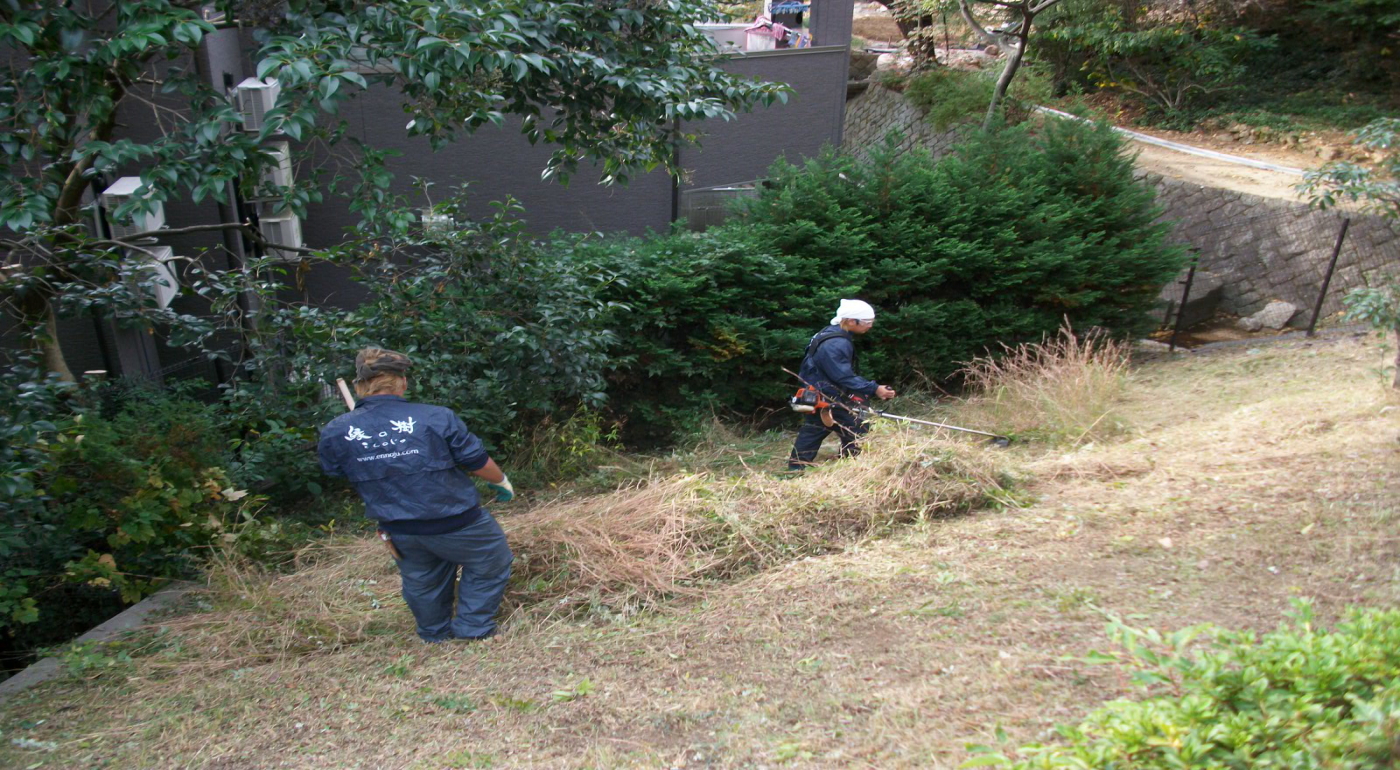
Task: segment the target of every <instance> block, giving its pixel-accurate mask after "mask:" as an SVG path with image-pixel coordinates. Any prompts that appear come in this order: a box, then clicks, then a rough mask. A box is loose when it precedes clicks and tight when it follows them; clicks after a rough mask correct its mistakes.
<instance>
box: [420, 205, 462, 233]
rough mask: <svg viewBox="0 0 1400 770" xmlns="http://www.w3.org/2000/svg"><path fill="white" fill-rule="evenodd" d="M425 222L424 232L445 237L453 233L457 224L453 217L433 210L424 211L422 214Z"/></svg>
mask: <svg viewBox="0 0 1400 770" xmlns="http://www.w3.org/2000/svg"><path fill="white" fill-rule="evenodd" d="M421 216H422V220H423V232H425V233H429V234H432V235H445V234H447V233H450V232H452V228H453V227H455V226H456V223H455V222H453V221H452V216H451V215H449V214H443V213H441V212H436V211H433V210H432V209H423V210H422V212H421Z"/></svg>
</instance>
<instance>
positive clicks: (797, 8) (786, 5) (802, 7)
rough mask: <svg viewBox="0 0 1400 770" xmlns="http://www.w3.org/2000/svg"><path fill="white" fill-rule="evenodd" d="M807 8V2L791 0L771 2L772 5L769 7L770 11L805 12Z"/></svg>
mask: <svg viewBox="0 0 1400 770" xmlns="http://www.w3.org/2000/svg"><path fill="white" fill-rule="evenodd" d="M807 8H808V4H807V3H797V2H792V0H788V1H787V2H782V3H773V7H772V9H771V12H772V13H806V12H807Z"/></svg>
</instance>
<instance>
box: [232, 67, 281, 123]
mask: <svg viewBox="0 0 1400 770" xmlns="http://www.w3.org/2000/svg"><path fill="white" fill-rule="evenodd" d="M280 93H282V84H281V83H278V82H277V81H276V80H258V79H257V78H248V79H247V80H244V81H243V82H242V83H239V84H238V111H239V112H241V113H243V130H244V131H261V130H262V127H263V123H264V122H265V119H266V117H267V113H268V112H269V111H270V110H271V109H272V108H273V106H274V105H276V104H277V95H278V94H280Z"/></svg>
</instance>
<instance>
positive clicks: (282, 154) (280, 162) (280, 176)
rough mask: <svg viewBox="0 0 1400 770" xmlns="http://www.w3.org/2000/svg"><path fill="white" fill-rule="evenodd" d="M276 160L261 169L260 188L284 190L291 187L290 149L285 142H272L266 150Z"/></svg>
mask: <svg viewBox="0 0 1400 770" xmlns="http://www.w3.org/2000/svg"><path fill="white" fill-rule="evenodd" d="M266 149H267V150H268V152H270V153H272V157H273V158H275V159H276V160H275V161H274V162H273V164H272V165H270V166H264V167H263V173H262V186H263V188H264V189H266V188H269V187H272V188H276V189H278V190H284V189H286V188H288V187H291V186H292V178H293V177H292V148H291V145H289V144H287V143H286V142H273V143H272V144H271V146H269V147H267V148H266Z"/></svg>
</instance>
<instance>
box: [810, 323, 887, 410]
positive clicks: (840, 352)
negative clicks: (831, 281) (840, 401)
mask: <svg viewBox="0 0 1400 770" xmlns="http://www.w3.org/2000/svg"><path fill="white" fill-rule="evenodd" d="M855 358H856V346H855V342H854V335H852V334H851V333H850V332H848V331H845V330H844V329H842V328H841V327H840V326H835V325H832V326H828V327H826V328H825V329H822V330H821V331H819V332H817V333H816V334H814V335H812V340H811V341H810V342H808V343H807V355H806V357H804V358H803V359H802V367H801V368H800V369H798V370H797V374H798V376H800V377H801V378H802V379H803V380H804V381H805V382H808V383H811V384H812V385H813V386H814V387H815V388H817V390H820V391H821V392H823V393H825V394H827V395H828V396H834V397H837V398H839V397H841V396H847V395H861V396H865V397H867V398H869V397H871V396H874V395H875V389H876V388H878V387H879V385H877V384H876V383H875V381H874V380H867V379H865V378H864V377H861V376H860V375H858V374H856V373H855V369H854V366H855Z"/></svg>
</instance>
